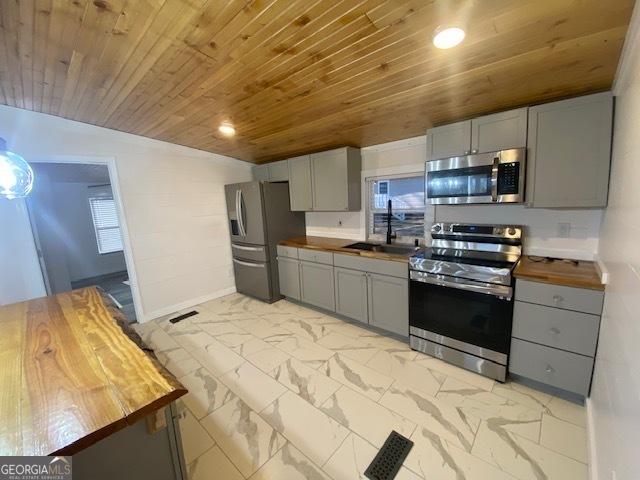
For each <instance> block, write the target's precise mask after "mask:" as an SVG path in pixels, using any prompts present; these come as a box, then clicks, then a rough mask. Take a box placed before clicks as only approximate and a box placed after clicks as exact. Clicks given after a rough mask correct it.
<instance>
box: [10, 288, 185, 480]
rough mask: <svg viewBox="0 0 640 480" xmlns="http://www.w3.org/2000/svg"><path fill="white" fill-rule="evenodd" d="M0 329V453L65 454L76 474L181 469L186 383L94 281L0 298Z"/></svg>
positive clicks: (177, 472)
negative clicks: (179, 405)
mask: <svg viewBox="0 0 640 480" xmlns="http://www.w3.org/2000/svg"><path fill="white" fill-rule="evenodd" d="M0 329H1V334H0V455H28V456H31V455H74V457H73V467H74V472H73V473H74V478H80V479H81V478H85V474H83V472H86V476H87V478H89V476H90V478H92V479H100V478H108V477H109V476H113V475H117V476H118V478H120V479H126V478H167V479H173V478H181V477H182V475H183V473H182V472H183V469H184V461H183V460H182V453H181V447H180V441H179V440H180V438H179V431H178V429H177V427H176V424H175V422H174V419H175V417H176V415H175V413H172V412H175V408H174V406H173V402H174V401H175V400H176V399H177V398H179V397H181V396H182V395H185V394H186V393H187V390H186V389H185V388H184V387H183V386H182V385H181V384H180V383H179V382H178V381H177V380H176V379H175V378H174V377H173V375H171V374H170V373H169V372H168V371H167V370H165V369H164V367H162V366H161V365H160V363H159V362H158V361H157V360H156V358H155V355H154V354H153V352H151V351H150V350H148V349H147V348H146V347H145V345H144V344H143V342H142V340H141V339H140V337H139V336H138V335H137V334H136V333H135V332H134V331H133V330H132V329H131V328H130V327H129V325H128V322H127V321H126V319H125V318H124V316H123V315H122V314H121V313H120V311H119V310H118V309H117V308H116V307H115V305H113V304H112V302H111V300H109V299H108V297H106V295H105V294H104V293H103V292H102V291H101V290H99V289H98V288H96V287H89V288H83V289H80V290H74V291H71V292H66V293H62V294H58V295H55V296H50V297H43V298H38V299H34V300H29V301H26V302H21V303H16V304H12V305H6V306H3V307H0ZM145 419H146V421H144V420H145ZM141 420H143V421H141ZM164 437H167V438H166V439H165V438H164ZM114 439H115V440H114ZM158 448H159V449H160V450H158ZM167 449H168V450H167ZM129 450H130V451H129ZM147 450H149V451H147ZM145 455H148V456H149V458H155V462H156V463H159V464H161V465H155V466H154V465H148V466H145V465H142V464H141V465H138V464H139V463H140V462H142V461H143V460H144V458H145ZM158 456H160V457H166V458H168V459H169V461H168V462H167V463H166V466H164V467H163V465H164V464H163V461H164V460H166V458H157V457H158ZM110 459H114V460H117V461H118V462H120V464H119V465H106V464H108V463H110ZM95 462H99V463H104V464H105V466H104V468H103V467H102V466H101V465H96V464H95ZM111 463H115V462H111ZM100 469H102V470H103V472H100V471H99V470H100ZM118 469H119V470H118ZM145 469H146V471H147V473H148V475H146V474H141V472H144V471H145ZM158 469H161V470H158ZM164 470H168V471H166V472H164ZM164 473H166V475H165V474H164ZM130 474H131V476H130ZM134 475H135V476H134ZM184 476H185V477H186V475H184ZM112 478H113V477H112Z"/></svg>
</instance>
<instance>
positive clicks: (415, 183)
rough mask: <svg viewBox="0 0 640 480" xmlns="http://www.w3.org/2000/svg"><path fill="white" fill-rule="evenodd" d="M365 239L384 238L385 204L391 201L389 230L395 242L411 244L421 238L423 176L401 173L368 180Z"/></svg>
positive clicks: (385, 228) (422, 231) (422, 224)
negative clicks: (394, 235) (395, 238)
mask: <svg viewBox="0 0 640 480" xmlns="http://www.w3.org/2000/svg"><path fill="white" fill-rule="evenodd" d="M366 182H367V238H368V239H371V240H382V241H384V240H385V239H386V234H387V203H388V201H389V200H391V205H392V211H393V214H392V217H391V231H392V233H395V234H396V235H397V241H400V242H407V243H409V242H412V241H413V239H415V238H419V239H422V238H423V237H424V212H425V203H424V201H425V197H424V176H423V175H422V174H419V173H416V174H403V175H391V176H385V177H373V178H368V179H367V180H366Z"/></svg>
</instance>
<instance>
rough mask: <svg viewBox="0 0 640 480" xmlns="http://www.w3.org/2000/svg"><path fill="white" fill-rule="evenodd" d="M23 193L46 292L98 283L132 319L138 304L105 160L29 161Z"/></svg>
mask: <svg viewBox="0 0 640 480" xmlns="http://www.w3.org/2000/svg"><path fill="white" fill-rule="evenodd" d="M32 168H33V170H34V173H35V176H36V179H37V181H36V182H35V184H34V187H33V190H32V192H31V195H30V196H29V197H28V199H27V206H28V209H29V216H30V221H31V226H32V231H33V235H34V239H35V244H36V248H37V251H38V258H39V261H40V267H41V269H42V274H43V278H44V283H45V288H46V290H47V294H48V295H54V294H57V293H62V292H67V291H70V290H75V289H78V288H84V287H88V286H93V285H96V286H98V287H100V288H101V289H102V290H103V291H104V292H105V294H106V295H107V296H108V297H110V298H111V300H112V301H113V303H114V304H115V305H116V306H117V307H118V308H119V309H120V310H121V311H122V313H123V314H124V316H125V317H126V318H127V319H128V320H129V322H131V323H133V322H135V321H136V320H137V319H136V310H135V306H134V299H133V294H132V288H131V277H130V276H129V272H128V271H127V264H126V261H125V251H124V249H125V247H124V242H123V240H122V231H121V222H120V218H119V215H118V208H117V205H116V201H115V199H114V195H113V188H112V185H111V178H110V175H109V169H108V167H107V165H99V164H83V163H33V164H32Z"/></svg>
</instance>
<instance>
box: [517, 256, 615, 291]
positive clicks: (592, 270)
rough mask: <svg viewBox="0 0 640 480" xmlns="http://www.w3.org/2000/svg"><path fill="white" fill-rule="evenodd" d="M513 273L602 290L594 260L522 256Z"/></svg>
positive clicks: (540, 279)
mask: <svg viewBox="0 0 640 480" xmlns="http://www.w3.org/2000/svg"><path fill="white" fill-rule="evenodd" d="M513 275H514V276H515V277H516V278H522V279H525V280H532V281H535V282H543V283H553V284H555V285H564V286H567V287H577V288H588V289H591V290H604V284H603V283H602V280H601V279H600V274H599V273H598V269H597V268H596V264H595V262H587V261H583V260H580V261H577V260H576V261H573V260H563V259H554V260H553V261H550V260H548V259H546V258H545V257H531V256H523V257H522V258H521V259H520V262H518V265H517V266H516V268H515V270H514V271H513Z"/></svg>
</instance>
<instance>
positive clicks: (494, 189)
mask: <svg viewBox="0 0 640 480" xmlns="http://www.w3.org/2000/svg"><path fill="white" fill-rule="evenodd" d="M499 164H500V157H498V156H495V157H493V166H492V167H491V201H492V202H497V201H498V172H499V168H498V165H499Z"/></svg>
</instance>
